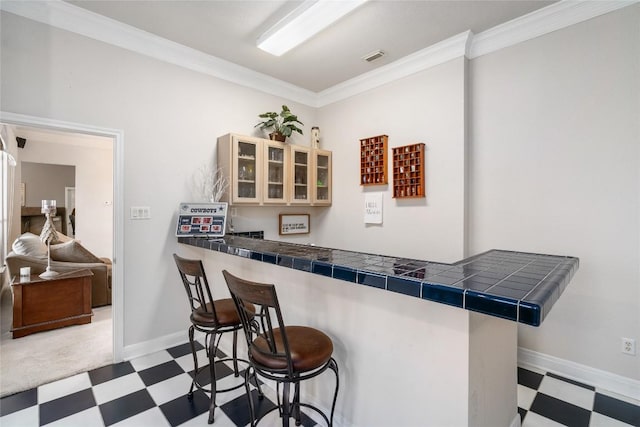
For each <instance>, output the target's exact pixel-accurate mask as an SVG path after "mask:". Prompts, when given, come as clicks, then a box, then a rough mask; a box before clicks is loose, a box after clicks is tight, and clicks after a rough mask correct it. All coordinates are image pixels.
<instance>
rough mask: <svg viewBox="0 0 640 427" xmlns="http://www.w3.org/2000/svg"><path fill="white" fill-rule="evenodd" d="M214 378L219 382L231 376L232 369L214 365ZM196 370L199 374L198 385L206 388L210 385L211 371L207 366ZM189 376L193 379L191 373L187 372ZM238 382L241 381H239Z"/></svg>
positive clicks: (217, 364) (223, 365)
mask: <svg viewBox="0 0 640 427" xmlns="http://www.w3.org/2000/svg"><path fill="white" fill-rule="evenodd" d="M215 368H216V378H217V379H218V380H220V379H221V378H224V377H226V376H229V375H233V369H232V368H230V367H228V366H227V365H226V364H225V363H216V364H215ZM198 369H199V370H200V372H199V373H198V384H200V385H201V386H206V385H209V384H211V370H210V369H209V365H205V366H199V367H198ZM189 375H191V377H192V378H193V371H189ZM240 381H243V380H242V379H240Z"/></svg>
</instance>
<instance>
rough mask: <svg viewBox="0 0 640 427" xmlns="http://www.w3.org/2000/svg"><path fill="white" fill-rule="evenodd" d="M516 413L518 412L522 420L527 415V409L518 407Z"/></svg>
mask: <svg viewBox="0 0 640 427" xmlns="http://www.w3.org/2000/svg"><path fill="white" fill-rule="evenodd" d="M518 414H520V422H522V421H524V417H525V416H526V415H527V410H526V409H522V408H520V407H518Z"/></svg>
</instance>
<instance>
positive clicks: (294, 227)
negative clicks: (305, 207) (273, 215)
mask: <svg viewBox="0 0 640 427" xmlns="http://www.w3.org/2000/svg"><path fill="white" fill-rule="evenodd" d="M279 229H280V235H286V234H308V233H309V214H280V227H279Z"/></svg>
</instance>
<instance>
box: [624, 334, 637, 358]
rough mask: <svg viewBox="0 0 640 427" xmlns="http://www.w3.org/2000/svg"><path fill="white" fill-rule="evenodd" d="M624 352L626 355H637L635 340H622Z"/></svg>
mask: <svg viewBox="0 0 640 427" xmlns="http://www.w3.org/2000/svg"><path fill="white" fill-rule="evenodd" d="M622 352H623V353H624V354H630V355H631V356H635V355H636V340H634V339H633V338H622Z"/></svg>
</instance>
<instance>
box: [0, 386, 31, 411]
mask: <svg viewBox="0 0 640 427" xmlns="http://www.w3.org/2000/svg"><path fill="white" fill-rule="evenodd" d="M36 404H38V391H37V389H35V388H32V389H31V390H27V391H23V392H20V393H16V394H12V395H10V396H5V397H3V398H2V399H0V417H4V416H5V415H9V414H12V413H14V412H16V411H20V410H22V409H25V408H28V407H30V406H33V405H36Z"/></svg>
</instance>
